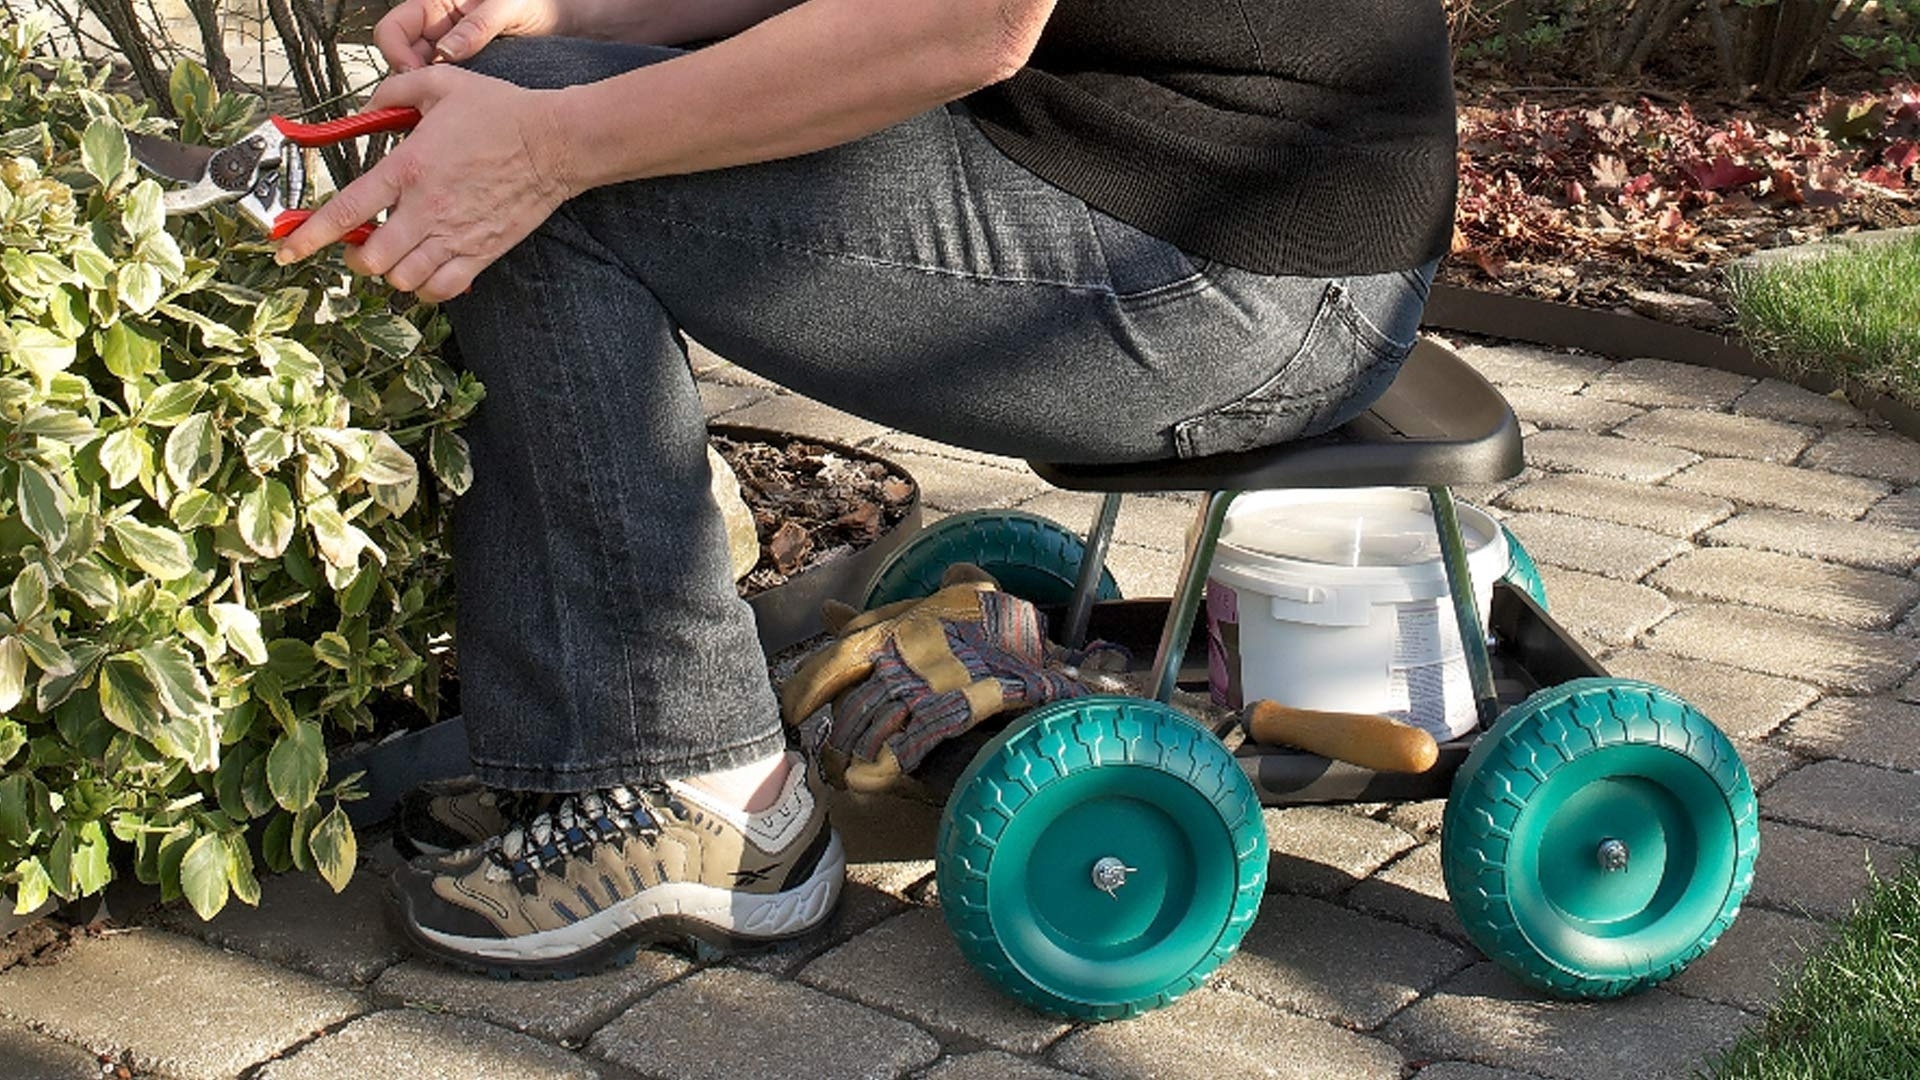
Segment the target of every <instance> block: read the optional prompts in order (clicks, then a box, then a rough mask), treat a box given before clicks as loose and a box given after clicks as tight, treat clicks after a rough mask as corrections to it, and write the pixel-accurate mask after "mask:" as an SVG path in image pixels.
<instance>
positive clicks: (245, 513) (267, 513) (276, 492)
mask: <svg viewBox="0 0 1920 1080" xmlns="http://www.w3.org/2000/svg"><path fill="white" fill-rule="evenodd" d="M239 525H240V539H241V540H242V541H244V542H245V543H246V545H247V547H249V548H251V549H253V552H254V553H255V554H256V555H260V556H262V557H263V558H268V559H272V558H276V557H278V556H279V554H280V553H281V552H283V551H285V550H286V549H287V544H288V543H289V542H291V541H292V540H293V526H294V514H293V494H292V493H291V492H289V491H288V490H287V485H285V484H283V483H281V482H280V481H278V480H273V479H267V480H262V481H261V482H260V483H258V484H256V485H254V487H253V489H252V490H250V491H248V492H247V493H246V494H245V495H243V496H241V497H240V518H239Z"/></svg>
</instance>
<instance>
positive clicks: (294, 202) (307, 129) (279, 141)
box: [127, 108, 420, 244]
mask: <svg viewBox="0 0 1920 1080" xmlns="http://www.w3.org/2000/svg"><path fill="white" fill-rule="evenodd" d="M419 122H420V113H419V110H417V109H406V108H400V109H375V110H373V111H371V112H363V113H356V114H354V115H352V116H343V117H341V118H340V119H338V120H327V121H323V122H321V123H318V124H302V123H300V122H298V121H295V120H288V119H287V118H286V117H283V116H272V117H268V118H267V121H266V123H263V124H261V125H260V126H259V127H257V128H254V129H253V130H252V131H250V132H248V133H247V135H246V136H245V137H244V138H242V139H241V140H240V141H239V142H236V143H234V144H232V145H231V146H223V147H209V146H189V145H187V144H186V143H181V142H175V141H173V140H172V139H163V138H161V137H159V136H157V135H141V134H137V133H129V134H128V135H127V143H128V145H129V147H130V148H131V149H132V150H133V157H134V160H136V161H138V162H139V163H140V164H141V165H142V166H144V167H145V168H146V169H147V170H148V171H149V172H152V173H154V174H156V175H158V176H163V177H165V178H167V179H169V180H177V181H180V182H181V183H184V184H186V185H187V186H186V187H183V188H175V189H173V190H171V191H168V192H167V193H166V194H165V195H164V196H162V197H161V205H162V206H164V207H165V208H166V211H167V213H169V214H178V213H185V212H187V211H189V210H200V209H203V208H205V207H208V206H212V205H213V204H214V203H219V202H233V203H236V204H238V205H239V207H240V210H241V212H242V213H244V214H246V215H247V216H248V217H250V218H252V219H253V220H254V222H255V223H257V224H258V225H259V226H260V228H261V229H263V230H265V231H266V234H267V235H268V236H270V237H272V238H273V239H275V240H278V239H280V238H281V237H283V236H285V235H287V234H288V233H290V232H292V231H293V230H295V229H297V228H299V227H300V223H301V222H303V221H305V220H307V218H309V217H311V216H312V215H313V211H311V210H309V209H306V207H305V205H304V203H305V200H306V198H307V196H308V194H309V192H308V185H307V171H308V165H307V161H306V151H308V150H312V149H316V148H318V147H322V146H331V145H333V144H334V143H337V142H345V141H346V140H348V139H357V138H359V137H360V136H362V135H377V134H380V133H382V132H388V131H408V130H411V129H412V127H413V126H414V125H415V124H417V123H419ZM373 228H374V227H373V225H372V224H370V223H369V224H365V225H360V226H357V227H355V228H354V229H352V230H351V231H349V232H348V233H347V234H346V235H345V236H343V237H341V239H342V240H343V241H345V242H346V243H349V244H358V243H362V242H364V241H365V240H366V239H367V237H369V236H371V235H373Z"/></svg>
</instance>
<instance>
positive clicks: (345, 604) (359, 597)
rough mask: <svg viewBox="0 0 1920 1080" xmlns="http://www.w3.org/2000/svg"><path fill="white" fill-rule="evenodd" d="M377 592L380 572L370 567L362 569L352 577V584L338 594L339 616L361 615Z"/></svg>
mask: <svg viewBox="0 0 1920 1080" xmlns="http://www.w3.org/2000/svg"><path fill="white" fill-rule="evenodd" d="M379 591H380V572H379V571H378V570H375V569H374V568H373V567H371V566H369V567H365V568H363V569H362V570H361V571H360V572H359V573H358V574H355V575H354V576H353V584H351V585H349V586H347V587H346V589H345V590H344V591H342V592H341V593H340V614H342V615H359V614H362V613H363V612H365V611H366V610H367V605H368V604H371V603H372V602H373V597H374V594H376V593H378V592H379Z"/></svg>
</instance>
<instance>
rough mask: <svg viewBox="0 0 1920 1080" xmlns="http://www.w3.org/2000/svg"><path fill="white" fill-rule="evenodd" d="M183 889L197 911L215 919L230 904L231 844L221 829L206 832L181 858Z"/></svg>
mask: <svg viewBox="0 0 1920 1080" xmlns="http://www.w3.org/2000/svg"><path fill="white" fill-rule="evenodd" d="M180 891H181V892H183V893H185V894H186V897H187V903H189V904H192V905H193V911H194V914H196V915H198V916H200V917H201V918H202V919H211V918H213V917H214V916H215V915H218V914H220V909H221V908H223V907H226V906H227V844H226V841H224V840H222V839H221V838H220V835H219V834H218V833H203V834H201V836H200V838H199V839H198V840H195V841H194V842H193V846H192V847H190V848H188V849H187V854H186V857H185V858H182V859H181V860H180Z"/></svg>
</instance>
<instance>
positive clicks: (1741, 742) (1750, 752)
mask: <svg viewBox="0 0 1920 1080" xmlns="http://www.w3.org/2000/svg"><path fill="white" fill-rule="evenodd" d="M1732 742H1733V749H1734V752H1735V753H1737V754H1739V755H1740V761H1741V763H1742V764H1744V765H1746V767H1747V776H1748V777H1749V778H1750V779H1751V780H1752V781H1753V790H1755V791H1765V790H1766V789H1767V788H1769V787H1772V786H1773V782H1774V781H1775V780H1778V779H1780V778H1781V777H1783V776H1785V775H1787V774H1788V773H1790V772H1792V771H1793V770H1795V769H1798V768H1800V767H1802V766H1804V765H1806V763H1807V760H1806V759H1805V758H1803V757H1801V756H1799V755H1798V754H1795V753H1792V752H1790V751H1787V750H1782V749H1780V748H1779V747H1777V746H1768V745H1767V744H1766V743H1759V742H1754V741H1752V740H1751V739H1740V738H1736V739H1733V740H1732Z"/></svg>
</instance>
